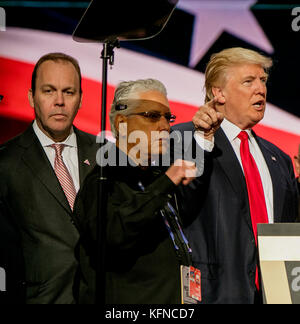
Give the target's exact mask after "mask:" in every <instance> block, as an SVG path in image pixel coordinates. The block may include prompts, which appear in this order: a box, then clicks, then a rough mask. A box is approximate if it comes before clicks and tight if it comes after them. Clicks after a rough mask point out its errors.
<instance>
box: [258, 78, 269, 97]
mask: <svg viewBox="0 0 300 324" xmlns="http://www.w3.org/2000/svg"><path fill="white" fill-rule="evenodd" d="M255 90H256V94H260V95H262V96H263V97H265V96H266V93H267V86H266V83H265V82H263V81H262V80H257V82H256V88H255Z"/></svg>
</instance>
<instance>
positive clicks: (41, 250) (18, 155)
mask: <svg viewBox="0 0 300 324" xmlns="http://www.w3.org/2000/svg"><path fill="white" fill-rule="evenodd" d="M75 134H76V136H77V145H78V165H79V176H80V183H81V184H82V182H83V180H84V178H85V176H86V175H87V174H88V173H89V171H90V170H91V169H92V168H93V166H94V165H95V159H96V150H97V145H96V140H95V137H94V136H92V135H89V134H87V133H83V132H81V131H79V130H77V129H75ZM86 160H88V161H89V163H86V162H87V161H86ZM89 164H90V165H89ZM0 178H1V182H2V183H3V185H2V186H1V187H0V188H1V190H2V196H3V197H4V199H5V200H6V201H7V203H8V205H9V207H10V208H11V210H12V212H13V214H14V215H15V217H16V220H17V223H18V226H19V229H20V232H21V238H22V246H23V251H24V258H25V270H26V286H27V287H26V288H27V303H35V304H36V303H38V304H40V303H47V304H48V303H59V304H69V303H74V299H73V294H72V286H73V278H74V275H75V272H76V267H77V262H76V259H75V256H74V247H75V245H76V244H77V241H78V239H79V234H78V231H77V229H76V228H75V226H74V224H73V219H72V211H71V208H70V206H69V204H68V201H67V199H66V196H65V194H64V192H63V190H62V188H61V186H60V184H59V181H58V179H57V177H56V175H55V172H54V170H53V168H52V166H51V164H50V161H49V160H48V158H47V155H46V154H45V152H44V149H43V147H42V146H41V144H40V142H39V140H38V138H37V136H36V135H35V133H34V131H33V128H32V126H30V127H29V128H28V129H27V130H26V131H25V132H24V133H23V134H22V135H20V136H18V137H17V138H15V139H13V140H11V141H9V142H8V143H6V144H4V149H3V150H1V151H0Z"/></svg>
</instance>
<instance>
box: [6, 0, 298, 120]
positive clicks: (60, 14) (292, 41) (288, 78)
mask: <svg viewBox="0 0 300 324" xmlns="http://www.w3.org/2000/svg"><path fill="white" fill-rule="evenodd" d="M109 1H113V0H109ZM122 1H126V0H122ZM128 1H130V0H128ZM141 1H151V0H141ZM194 1H201V0H194ZM224 2H226V0H224ZM88 4H89V1H75V0H73V1H54V0H52V1H36V2H35V1H0V6H1V7H3V8H5V11H6V19H7V22H6V23H7V26H17V27H25V28H32V29H40V30H46V31H53V32H60V33H65V34H72V33H73V31H74V29H75V27H76V26H77V24H78V22H79V20H80V18H81V17H82V15H83V13H84V12H85V9H86V7H87V6H88ZM293 7H300V1H299V0H298V1H289V0H287V1H277V0H259V1H257V3H256V4H255V5H254V6H253V7H252V9H251V10H252V12H253V14H254V15H255V17H256V19H257V20H258V22H259V23H260V25H261V27H262V28H263V29H264V31H265V34H266V36H267V37H268V38H269V40H270V42H271V43H272V45H273V47H274V49H275V53H274V55H273V56H272V57H273V59H274V61H275V64H274V67H273V69H272V71H271V77H270V81H269V87H268V89H269V93H268V101H269V102H270V103H272V104H274V105H276V106H278V107H280V108H282V109H284V110H286V111H288V112H290V113H292V114H294V115H296V116H298V117H300V109H299V93H300V86H299V76H300V62H299V58H300V31H299V32H294V31H293V30H292V27H291V24H292V21H293V19H294V18H295V17H293V16H292V8H293ZM107 14H109V15H111V16H112V21H113V13H107ZM99 19H101V17H99ZM124 21H125V22H126V17H124ZM193 23H194V16H193V15H190V14H188V13H186V12H184V11H182V10H180V9H176V10H175V12H174V14H173V16H172V18H171V19H170V21H169V22H168V24H167V26H166V28H165V29H164V30H163V31H162V32H161V33H160V34H159V35H158V36H157V37H155V38H153V39H150V40H146V41H138V42H122V47H124V48H128V49H132V50H136V51H139V52H143V53H146V54H148V55H153V56H157V57H159V58H162V59H167V60H169V61H172V62H175V63H178V64H181V65H185V66H188V61H189V55H190V49H191V37H192V32H193ZM233 46H246V47H248V48H252V49H255V50H258V51H260V52H262V51H261V49H258V48H255V47H253V46H252V45H251V44H248V43H246V42H244V41H243V40H241V39H238V38H236V37H235V36H232V35H230V34H228V33H226V32H224V33H223V34H222V35H221V36H220V37H219V39H218V40H217V41H216V42H215V44H214V45H213V46H212V47H211V48H210V49H209V51H208V52H207V53H206V55H205V56H204V57H203V58H202V59H201V61H200V62H199V63H198V64H197V66H196V67H195V69H197V70H199V71H201V72H204V70H205V66H206V64H207V61H208V59H209V57H210V55H211V54H212V53H214V52H217V51H220V50H222V49H224V48H226V47H233ZM265 54H267V53H265ZM267 55H268V54H267Z"/></svg>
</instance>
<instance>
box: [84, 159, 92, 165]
mask: <svg viewBox="0 0 300 324" xmlns="http://www.w3.org/2000/svg"><path fill="white" fill-rule="evenodd" d="M83 163H84V164H86V165H91V163H90V161H89V160H88V159H86V160H85V161H84V162H83Z"/></svg>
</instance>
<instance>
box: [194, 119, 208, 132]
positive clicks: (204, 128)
mask: <svg viewBox="0 0 300 324" xmlns="http://www.w3.org/2000/svg"><path fill="white" fill-rule="evenodd" d="M194 125H195V128H196V129H199V130H202V131H209V130H211V129H212V123H207V122H205V121H204V120H196V121H194Z"/></svg>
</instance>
